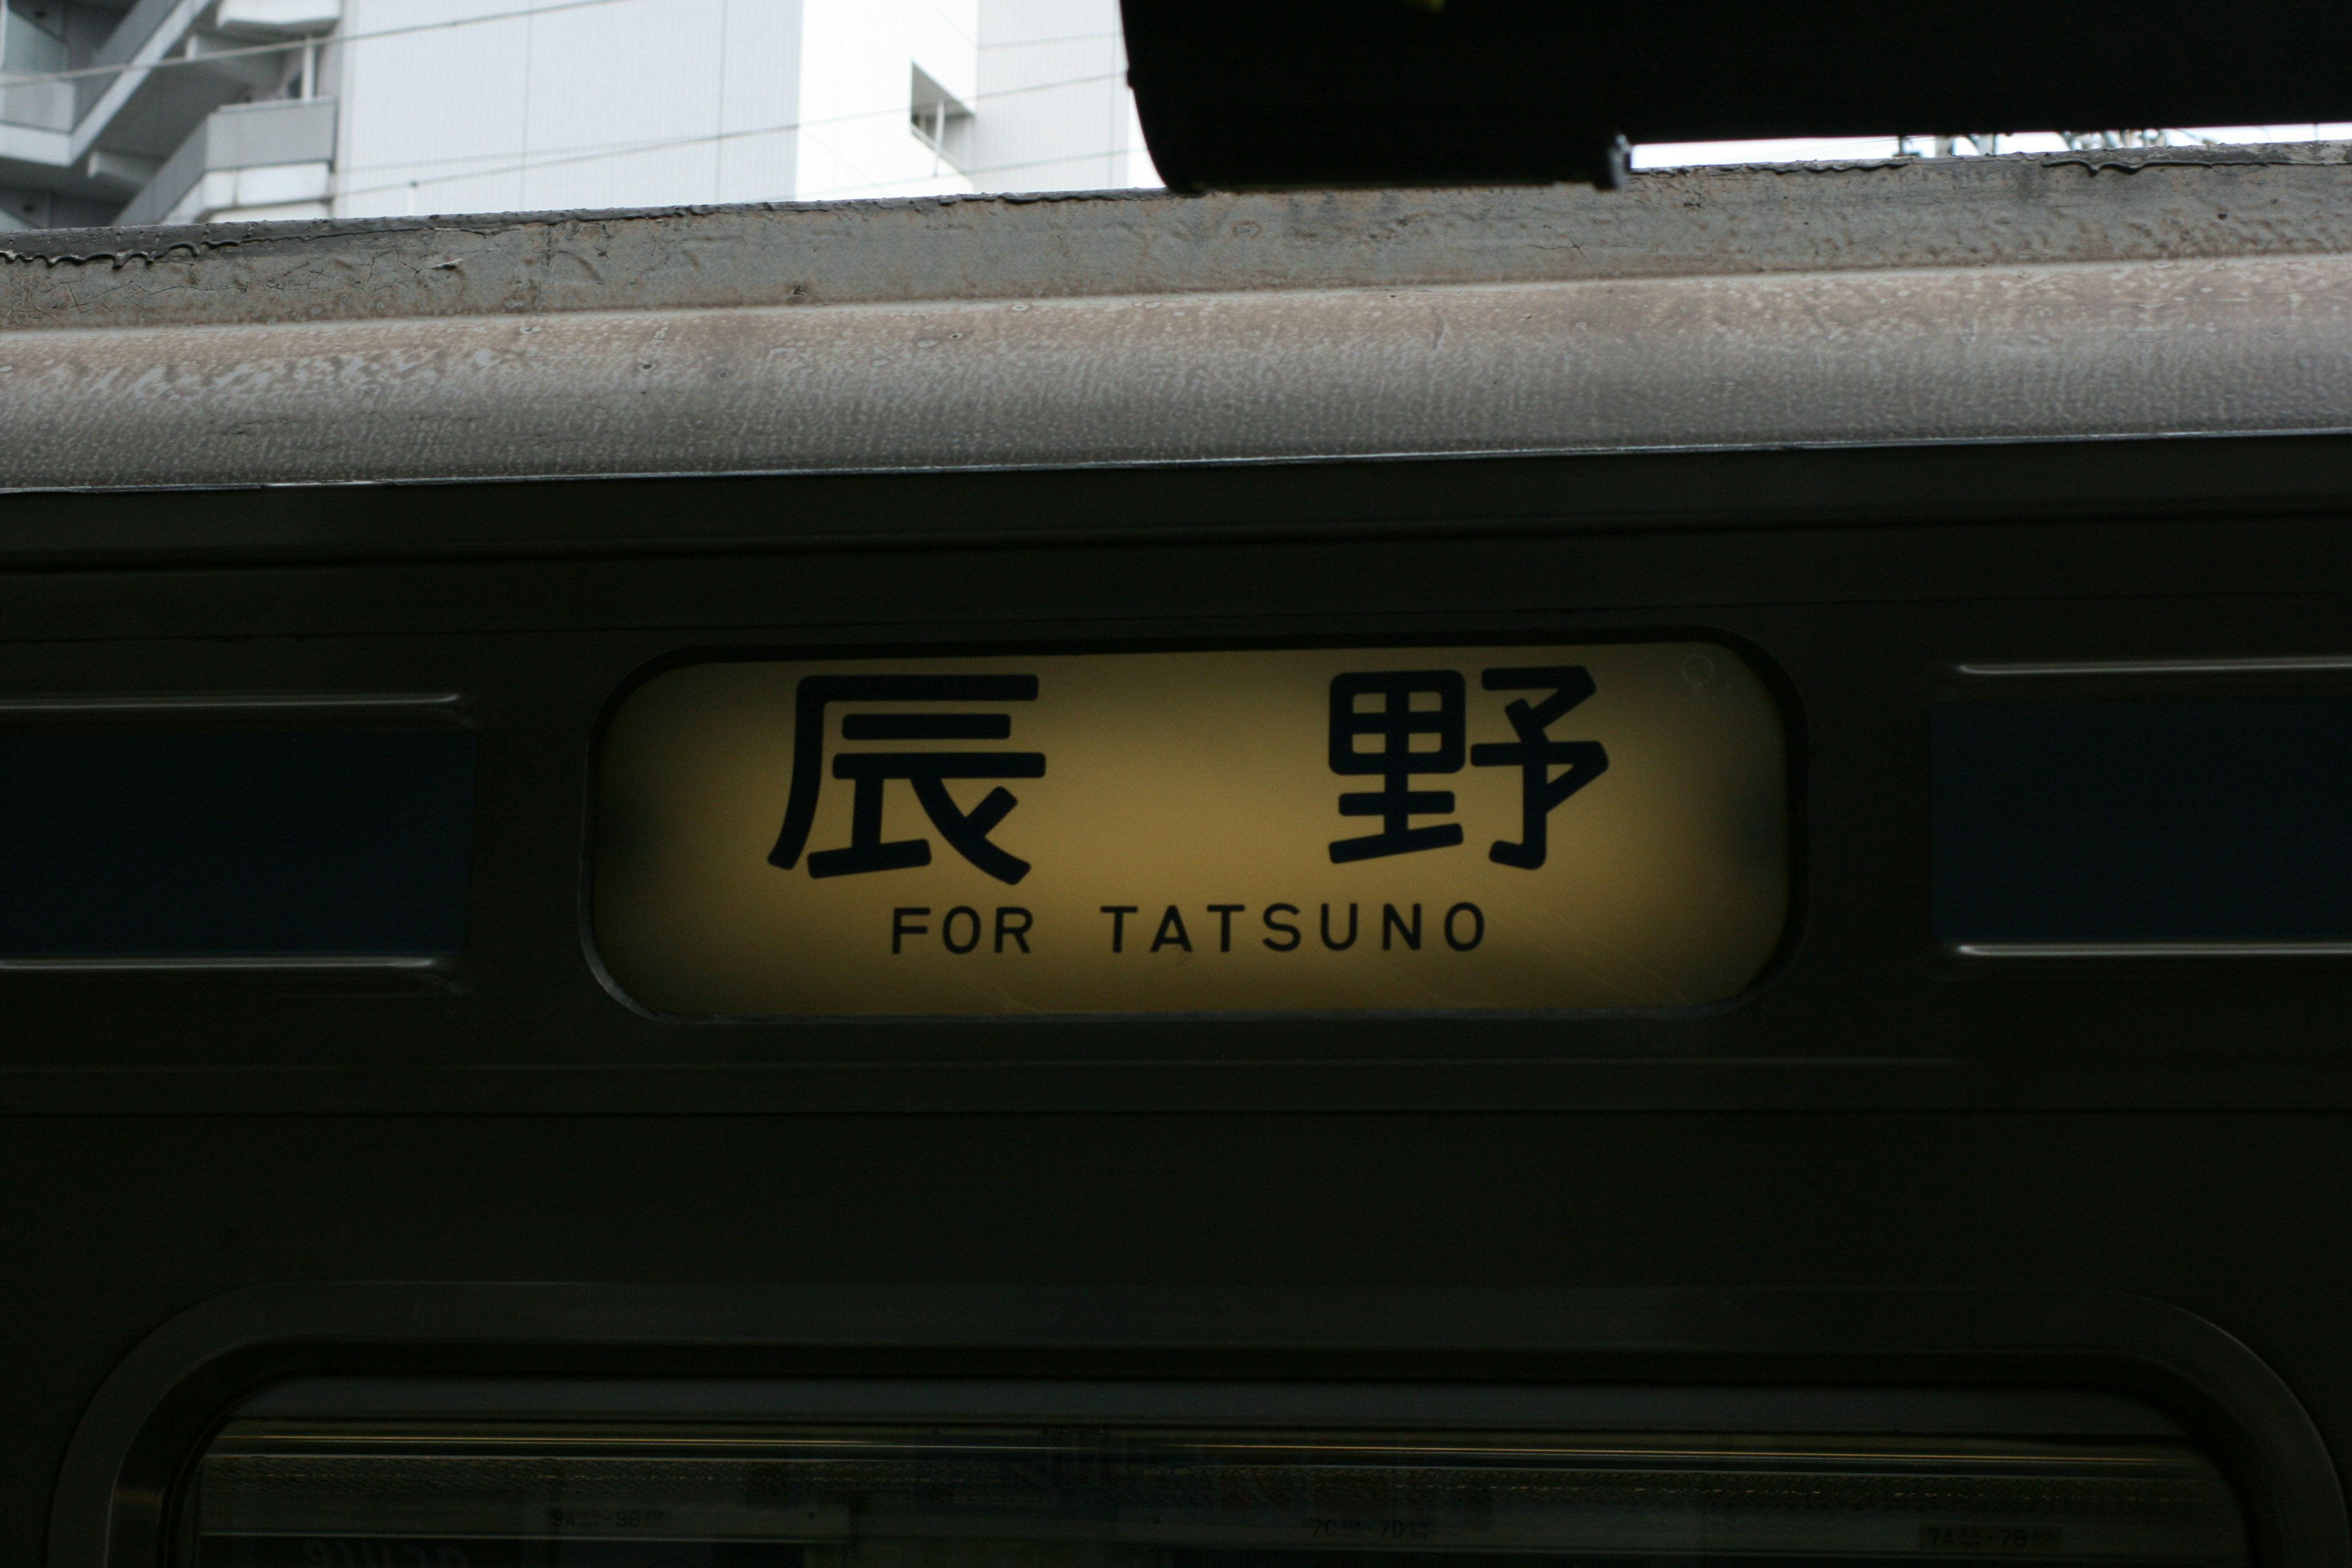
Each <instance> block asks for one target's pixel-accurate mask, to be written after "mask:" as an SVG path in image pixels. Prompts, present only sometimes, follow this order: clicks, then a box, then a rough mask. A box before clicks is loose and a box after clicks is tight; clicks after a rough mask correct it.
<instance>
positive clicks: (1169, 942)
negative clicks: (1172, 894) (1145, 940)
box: [1151, 904, 1192, 952]
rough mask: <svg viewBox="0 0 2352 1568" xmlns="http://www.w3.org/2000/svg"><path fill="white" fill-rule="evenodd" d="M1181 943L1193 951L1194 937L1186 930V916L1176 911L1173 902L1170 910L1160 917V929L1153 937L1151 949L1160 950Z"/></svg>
mask: <svg viewBox="0 0 2352 1568" xmlns="http://www.w3.org/2000/svg"><path fill="white" fill-rule="evenodd" d="M1171 933H1172V934H1171ZM1180 945H1181V947H1182V948H1183V949H1184V951H1185V952H1192V938H1191V937H1190V936H1187V935H1186V934H1185V932H1184V917H1183V916H1182V915H1180V914H1178V913H1177V912H1176V906H1175V905H1173V904H1171V905H1169V906H1168V912H1167V913H1166V914H1164V915H1161V916H1160V930H1159V931H1158V932H1157V933H1155V934H1154V935H1153V937H1152V939H1151V951H1152V952H1159V951H1160V949H1161V948H1163V947H1174V946H1180Z"/></svg>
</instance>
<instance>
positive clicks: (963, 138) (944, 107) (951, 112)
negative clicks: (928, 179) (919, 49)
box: [910, 66, 971, 172]
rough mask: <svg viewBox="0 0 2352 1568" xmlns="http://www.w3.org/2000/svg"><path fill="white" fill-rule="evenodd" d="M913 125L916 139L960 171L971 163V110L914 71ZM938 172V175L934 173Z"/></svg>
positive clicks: (924, 73)
mask: <svg viewBox="0 0 2352 1568" xmlns="http://www.w3.org/2000/svg"><path fill="white" fill-rule="evenodd" d="M910 97H911V98H912V99H913V108H912V110H911V114H910V122H911V126H912V129H913V131H914V132H915V139H916V140H917V141H919V142H922V144H923V145H924V146H926V147H929V149H930V150H931V151H932V152H933V153H937V154H938V155H939V157H940V160H941V161H942V162H944V163H949V164H951V165H953V166H954V167H956V168H958V169H961V168H965V167H968V166H969V165H970V163H971V110H970V109H969V108H967V107H966V106H965V105H964V103H963V102H962V100H960V99H958V98H957V97H956V96H955V94H953V93H951V92H950V91H949V90H948V89H946V88H943V87H941V86H940V84H939V83H938V82H936V81H933V80H932V79H931V78H930V75H929V72H927V71H925V70H924V69H923V68H922V67H920V66H917V67H915V68H914V87H913V90H912V92H911V94H910ZM934 172H936V171H934Z"/></svg>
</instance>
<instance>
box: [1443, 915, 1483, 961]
mask: <svg viewBox="0 0 2352 1568" xmlns="http://www.w3.org/2000/svg"><path fill="white" fill-rule="evenodd" d="M1456 915H1468V916H1469V917H1470V919H1471V921H1472V924H1471V928H1470V940H1469V941H1468V942H1464V941H1463V940H1462V939H1461V938H1460V937H1458V936H1455V935H1454V916H1456ZM1484 941H1486V911H1485V910H1481V909H1480V908H1479V907H1478V906H1477V905H1475V904H1456V905H1454V907H1453V908H1452V909H1450V910H1446V911H1445V945H1446V946H1448V947H1450V948H1452V949H1453V950H1454V952H1469V951H1470V950H1471V949H1472V948H1474V947H1475V946H1477V945H1478V944H1479V943H1480V942H1484Z"/></svg>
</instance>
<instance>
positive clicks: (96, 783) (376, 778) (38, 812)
mask: <svg viewBox="0 0 2352 1568" xmlns="http://www.w3.org/2000/svg"><path fill="white" fill-rule="evenodd" d="M474 752H475V738H474V735H473V733H472V732H471V731H466V730H460V729H456V728H448V729H416V730H383V731H362V730H318V731H295V730H250V731H197V730H162V731H128V730H120V729H110V730H88V731H49V730H26V731H0V955H5V957H0V963H5V964H6V965H7V966H10V967H16V968H24V967H41V966H44V965H56V966H62V967H72V966H75V965H99V966H116V965H123V964H129V965H131V966H134V967H135V966H138V965H141V964H145V963H178V962H183V961H204V960H236V959H251V958H257V957H258V958H268V959H275V960H299V959H304V958H329V959H341V958H350V957H353V956H357V955H369V954H388V955H438V954H449V953H455V952H457V951H458V950H459V949H460V948H461V947H462V946H463V944H464V940H465V931H466V897H467V866H468V860H469V858H470V854H471V848H472V837H473V801H474Z"/></svg>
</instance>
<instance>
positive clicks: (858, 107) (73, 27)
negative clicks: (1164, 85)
mask: <svg viewBox="0 0 2352 1568" xmlns="http://www.w3.org/2000/svg"><path fill="white" fill-rule="evenodd" d="M0 5H5V8H6V10H5V22H6V32H5V53H0V227H25V226H44V227H46V226H65V225H75V224H100V223H121V224H150V223H193V222H204V221H212V220H232V219H248V218H318V217H371V216H397V215H403V214H454V213H467V212H512V211H530V210H547V209H567V208H598V207H630V206H663V205H680V204H702V203H722V202H747V201H788V200H790V201H824V200H844V199H856V198H861V197H876V196H906V195H938V194H943V193H950V192H971V191H1049V190H1099V189H1113V188H1118V187H1121V186H1130V185H1150V184H1158V178H1157V176H1156V174H1154V173H1153V171H1152V169H1151V165H1150V159H1149V156H1148V154H1147V153H1145V151H1144V148H1143V139H1142V135H1141V132H1140V131H1139V128H1138V127H1137V124H1136V121H1135V112H1134V106H1133V100H1132V98H1131V96H1130V94H1129V91H1128V89H1127V85H1126V81H1125V68H1126V58H1125V52H1124V48H1123V45H1122V42H1121V38H1120V34H1119V18H1118V3H1117V0H137V3H136V4H132V5H121V4H117V3H115V0H0Z"/></svg>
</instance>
